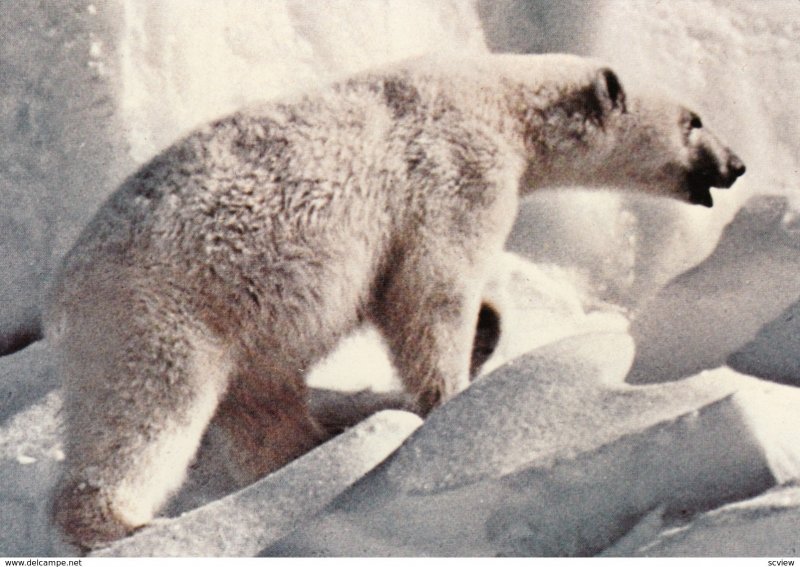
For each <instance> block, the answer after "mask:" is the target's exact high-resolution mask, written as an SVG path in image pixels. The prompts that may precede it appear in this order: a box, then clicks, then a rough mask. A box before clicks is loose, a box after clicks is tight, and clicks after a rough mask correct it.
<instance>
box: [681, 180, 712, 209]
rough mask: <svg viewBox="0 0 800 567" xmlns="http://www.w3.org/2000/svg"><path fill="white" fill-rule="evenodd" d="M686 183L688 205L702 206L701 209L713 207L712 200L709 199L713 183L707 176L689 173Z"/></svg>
mask: <svg viewBox="0 0 800 567" xmlns="http://www.w3.org/2000/svg"><path fill="white" fill-rule="evenodd" d="M686 181H687V183H686V185H687V187H688V190H689V202H690V203H692V204H693V205H702V206H703V207H713V206H714V199H713V198H712V197H711V187H712V186H713V181H712V180H711V179H710V178H709V177H708V176H707V175H702V174H696V173H694V174H693V173H690V174H689V175H688V176H687V179H686Z"/></svg>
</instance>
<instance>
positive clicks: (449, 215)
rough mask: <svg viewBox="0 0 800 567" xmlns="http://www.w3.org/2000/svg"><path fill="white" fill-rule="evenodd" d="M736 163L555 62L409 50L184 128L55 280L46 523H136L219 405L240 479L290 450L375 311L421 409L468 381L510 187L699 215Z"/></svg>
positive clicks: (559, 59) (71, 532)
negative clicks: (59, 405)
mask: <svg viewBox="0 0 800 567" xmlns="http://www.w3.org/2000/svg"><path fill="white" fill-rule="evenodd" d="M742 171H743V166H742V165H741V162H739V160H738V158H736V157H735V156H734V155H733V154H732V153H731V152H730V151H729V150H728V149H726V148H725V147H724V146H723V145H722V144H721V143H720V142H718V141H717V140H716V138H714V136H713V135H712V134H710V133H709V132H707V130H706V129H702V128H700V125H699V124H698V120H697V119H696V116H695V115H694V114H692V113H691V112H689V111H687V110H685V109H684V108H682V107H681V106H680V105H677V104H674V103H671V102H668V101H661V100H658V99H647V98H638V97H631V96H627V97H626V95H625V93H624V92H623V90H622V87H621V85H620V83H619V81H618V79H617V77H616V76H615V75H614V73H612V72H611V71H610V70H608V69H607V68H604V67H603V66H601V65H598V64H597V63H596V62H593V61H590V60H585V59H580V58H577V57H570V56H537V57H534V56H487V57H485V58H478V59H470V60H464V61H452V60H448V61H437V60H420V61H414V62H410V63H407V64H404V65H400V66H396V67H393V68H389V69H385V70H382V71H378V72H372V73H368V74H364V75H360V76H357V77H355V78H353V79H351V80H348V81H344V82H341V83H338V84H335V85H333V86H331V87H329V88H327V89H325V90H322V91H320V92H317V93H314V94H309V95H306V96H303V97H301V98H298V99H296V100H291V101H286V102H276V103H272V104H267V105H264V106H261V107H258V108H251V109H248V110H245V111H241V112H238V113H236V114H234V115H232V116H229V117H227V118H223V119H221V120H218V121H216V122H214V123H212V124H209V125H208V126H206V127H203V128H201V129H199V130H197V131H196V132H194V133H192V134H190V135H189V136H188V137H186V138H185V139H183V140H181V141H179V142H178V143H176V144H175V145H173V146H172V147H170V148H169V149H167V150H165V151H164V152H163V153H162V154H161V155H159V156H157V157H156V158H155V159H154V160H153V161H152V162H150V163H149V164H147V165H146V166H144V167H143V168H142V169H141V170H140V171H139V172H138V173H136V174H135V175H133V176H132V177H131V178H129V179H128V180H127V181H126V182H125V183H124V184H123V185H122V187H121V188H120V189H119V190H118V191H117V192H116V193H114V195H113V196H112V197H111V198H110V199H109V201H108V202H107V203H106V204H105V205H104V206H103V207H102V208H101V209H100V211H99V212H98V214H97V216H96V217H95V218H94V220H93V221H92V222H91V224H90V225H89V226H88V227H87V228H86V230H85V231H84V233H83V235H82V236H81V237H80V239H79V241H78V242H77V244H76V245H75V247H74V248H73V250H72V251H71V252H70V253H69V255H68V256H67V257H66V259H65V260H64V263H63V266H62V268H61V270H60V273H59V275H58V278H57V280H56V282H55V284H54V286H53V288H52V291H51V293H50V300H49V306H48V309H47V313H46V322H45V325H46V332H47V336H48V338H49V340H50V341H52V343H53V344H54V345H55V347H56V348H57V349H58V351H59V353H60V355H61V369H62V371H63V375H64V384H65V392H66V400H65V404H66V405H65V413H66V424H67V446H66V449H67V463H66V472H65V475H64V477H63V479H62V481H61V483H60V485H59V487H58V490H57V494H56V497H55V501H54V513H55V518H56V520H57V522H58V523H59V524H60V525H61V527H62V528H63V529H64V531H65V532H66V534H67V535H68V537H69V538H70V539H71V540H72V541H73V542H76V543H78V544H80V545H83V546H94V545H97V544H100V543H103V542H106V541H109V540H112V539H114V538H118V537H121V536H124V535H125V534H127V533H129V532H130V531H131V530H132V529H134V528H135V527H137V526H140V525H142V524H145V523H147V522H148V521H150V519H151V518H152V517H153V515H154V514H155V513H156V512H157V511H158V509H159V507H160V506H161V505H162V504H163V502H164V501H165V499H166V498H167V497H168V496H169V494H170V493H171V492H172V491H174V490H175V489H176V488H177V487H178V486H179V485H180V483H181V482H182V479H183V476H184V472H185V469H186V467H187V466H188V465H189V463H190V461H191V459H192V458H193V455H194V453H195V451H196V449H197V446H198V444H199V441H200V439H201V436H202V435H203V432H204V431H205V429H206V427H207V425H208V424H209V422H210V421H211V420H212V419H214V420H215V421H216V423H217V424H218V425H219V426H220V428H221V429H222V430H223V431H226V432H227V433H228V436H229V438H230V441H231V446H232V447H233V448H234V450H232V457H231V459H232V462H233V463H234V464H235V465H236V467H237V469H238V470H239V471H240V474H239V476H240V481H241V482H242V484H246V483H248V482H251V481H253V480H255V479H256V478H258V477H259V476H261V475H263V474H265V473H267V472H269V471H271V470H274V469H275V468H277V467H280V466H282V465H283V464H285V463H286V462H288V461H289V460H291V459H293V458H295V457H297V456H299V455H301V454H303V453H304V452H306V451H307V450H309V449H310V448H311V447H313V446H314V445H316V444H318V443H319V442H320V441H321V440H323V439H324V438H325V436H326V433H325V431H324V430H323V428H322V427H321V426H320V425H319V424H318V423H316V422H315V420H314V419H313V418H312V416H311V414H310V412H309V410H308V405H307V401H306V388H305V385H304V381H303V378H304V373H305V372H306V370H307V369H308V368H309V367H310V366H311V365H312V364H314V363H315V362H317V361H318V360H319V359H320V358H322V357H324V356H325V355H326V354H328V353H329V352H330V351H331V350H332V349H333V348H334V347H335V346H336V344H337V342H338V341H339V340H340V338H341V337H342V336H343V335H345V334H346V333H349V332H350V331H352V330H353V329H354V328H355V327H356V326H358V325H360V324H361V323H362V322H364V321H367V320H369V321H371V322H373V323H374V324H375V325H376V326H377V327H378V328H379V329H380V331H381V332H382V333H383V335H384V337H385V339H386V341H387V343H388V346H389V349H390V351H391V354H392V358H393V362H394V364H395V365H396V367H397V369H398V372H399V375H400V376H401V378H402V380H403V382H404V384H405V386H406V388H407V389H408V391H409V392H410V393H411V394H412V395H413V396H414V397H415V399H416V402H417V405H418V407H419V409H420V411H421V412H423V413H425V412H428V411H429V410H431V409H432V408H434V407H436V406H437V405H439V404H441V403H442V402H444V401H445V400H447V399H448V398H450V397H452V396H453V395H454V394H456V393H457V392H459V391H460V390H462V389H463V388H465V387H466V386H467V385H468V382H469V371H470V362H471V351H472V345H473V338H474V336H475V328H476V323H477V321H478V313H479V308H480V305H481V291H482V288H483V285H484V281H485V278H486V275H487V270H488V263H489V262H490V260H491V259H492V256H493V255H495V254H496V253H498V252H499V251H500V250H501V249H502V246H503V243H504V241H505V239H506V237H507V235H508V232H509V230H510V228H511V225H512V223H513V221H514V217H515V215H516V211H517V200H518V197H519V196H520V195H525V194H527V193H530V192H531V191H534V190H536V189H539V188H542V187H558V186H564V185H575V184H580V185H586V186H607V185H610V186H617V187H623V188H627V189H632V190H636V191H641V192H647V193H654V194H660V195H664V196H668V197H671V198H674V199H679V200H683V201H687V202H696V203H701V204H706V205H710V193H709V191H708V188H709V187H710V186H712V185H713V186H728V185H730V184H731V183H732V182H733V180H734V179H735V178H736V176H738V175H739V174H741V172H742ZM492 324H493V325H495V326H497V321H494V322H493V323H492ZM489 342H491V339H490V340H489Z"/></svg>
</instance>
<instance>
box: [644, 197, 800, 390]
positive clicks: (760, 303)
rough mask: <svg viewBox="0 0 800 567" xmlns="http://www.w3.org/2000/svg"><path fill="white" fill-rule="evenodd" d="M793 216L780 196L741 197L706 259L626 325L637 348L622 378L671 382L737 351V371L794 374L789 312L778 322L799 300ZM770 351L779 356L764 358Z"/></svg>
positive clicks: (799, 246)
mask: <svg viewBox="0 0 800 567" xmlns="http://www.w3.org/2000/svg"><path fill="white" fill-rule="evenodd" d="M795 216H796V213H795V212H794V211H793V210H792V209H791V208H790V207H789V204H788V201H787V200H786V199H785V198H783V197H764V196H761V197H754V198H753V199H751V200H750V201H748V203H747V204H746V205H745V206H744V207H743V208H742V209H741V210H740V211H739V212H738V213H737V215H736V217H735V218H734V219H733V221H732V222H731V223H730V225H728V226H727V227H726V228H725V230H724V232H723V235H722V238H721V240H720V243H719V245H718V246H717V248H716V250H715V251H714V252H713V253H712V254H711V256H710V257H709V258H708V259H707V260H705V261H704V262H703V263H701V264H700V265H699V266H697V267H696V268H693V269H691V270H689V271H688V272H685V273H684V274H682V275H680V276H678V277H677V278H675V279H674V280H672V282H670V284H669V285H667V286H666V287H665V288H664V289H663V290H662V291H661V292H660V293H659V294H658V296H657V297H656V298H655V299H654V300H653V301H652V302H650V303H649V304H647V305H645V306H644V307H643V309H642V311H641V312H640V313H639V314H638V316H637V317H636V319H635V320H634V322H633V324H632V326H631V333H632V335H633V337H634V339H635V341H636V345H637V352H636V360H635V361H634V365H633V368H632V370H631V373H630V375H629V377H628V381H629V382H631V383H637V384H641V383H652V382H663V381H665V380H676V379H679V378H683V377H686V376H690V375H692V374H695V373H697V372H699V371H701V370H704V369H708V368H716V367H718V366H721V365H724V364H725V363H726V360H727V359H728V357H729V356H730V355H731V354H733V353H736V352H738V351H740V350H742V349H743V352H742V353H741V354H740V355H737V357H736V358H735V364H734V365H735V366H736V367H737V368H741V369H743V370H746V371H747V372H750V373H753V374H756V375H759V376H765V377H768V378H769V377H772V376H775V377H778V378H783V381H787V377H789V376H797V375H796V374H794V372H793V370H792V368H796V366H797V361H796V359H794V360H792V359H793V357H792V355H791V353H792V352H795V351H796V350H797V338H796V337H797V335H796V334H795V335H793V334H792V329H795V328H796V326H794V325H796V323H792V319H791V313H788V316H789V320H788V321H786V320H784V321H782V320H781V317H782V316H784V317H786V315H787V313H786V309H787V308H788V307H789V306H790V305H792V304H794V303H796V302H797V299H798V297H800V278H798V276H797V275H798V274H800V231H797V230H796V229H795V228H794V224H793V222H792V219H794V218H795ZM770 321H773V323H772V324H771V325H767V323H769V322H770ZM765 325H766V326H765ZM754 338H755V339H756V340H755V342H751V341H753V339H754ZM748 343H749V344H748ZM746 345H747V346H746ZM777 350H782V354H781V355H780V356H779V357H777V358H775V359H769V355H770V354H772V353H774V352H775V351H777Z"/></svg>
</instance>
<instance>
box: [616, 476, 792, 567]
mask: <svg viewBox="0 0 800 567" xmlns="http://www.w3.org/2000/svg"><path fill="white" fill-rule="evenodd" d="M799 522H800V488H798V487H797V486H792V485H790V486H783V487H778V488H775V489H773V490H771V491H769V492H767V493H766V494H763V495H761V496H758V497H756V498H753V499H750V500H746V501H744V502H737V503H734V504H729V505H727V506H723V507H722V508H719V509H717V510H714V511H711V512H708V513H706V514H703V515H700V516H699V517H697V518H696V519H694V520H693V521H692V522H690V523H688V524H686V525H682V526H679V527H664V526H663V524H662V525H661V526H658V524H656V522H655V521H653V522H652V525H651V527H650V528H649V530H648V535H649V537H647V538H640V539H639V540H638V541H637V542H636V543H635V545H634V546H632V547H631V548H630V549H627V550H626V553H625V554H626V555H638V556H649V557H667V556H669V557H721V556H732V557H796V556H797V526H798V523H799Z"/></svg>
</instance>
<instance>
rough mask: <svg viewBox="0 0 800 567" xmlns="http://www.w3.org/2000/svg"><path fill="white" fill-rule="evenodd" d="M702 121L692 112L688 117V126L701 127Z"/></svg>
mask: <svg viewBox="0 0 800 567" xmlns="http://www.w3.org/2000/svg"><path fill="white" fill-rule="evenodd" d="M702 127H703V121H702V120H700V117H699V116H697V114H694V113H692V114H691V116H690V117H689V128H702Z"/></svg>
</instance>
